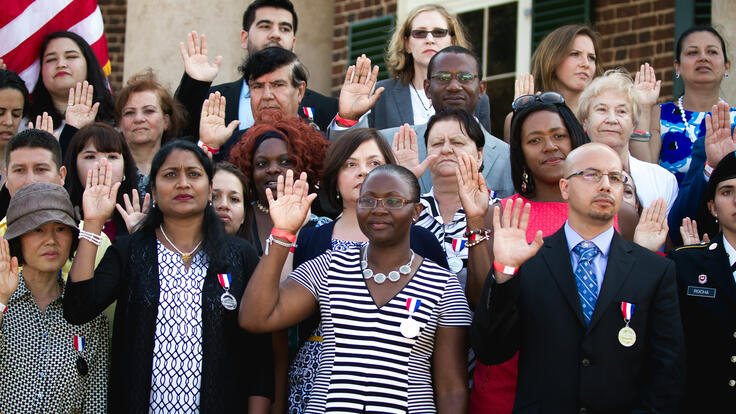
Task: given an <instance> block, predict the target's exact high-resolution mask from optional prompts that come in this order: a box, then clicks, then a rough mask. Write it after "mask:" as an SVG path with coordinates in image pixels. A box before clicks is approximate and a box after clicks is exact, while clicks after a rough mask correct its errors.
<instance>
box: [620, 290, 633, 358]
mask: <svg viewBox="0 0 736 414" xmlns="http://www.w3.org/2000/svg"><path fill="white" fill-rule="evenodd" d="M635 306H636V305H634V304H633V303H631V302H625V301H624V302H621V314H622V315H623V317H624V323H625V324H626V326H624V327H623V328H621V330H620V331H618V341H619V342H620V343H621V345H623V346H625V347H627V348H628V347H631V346H633V345H634V344H635V343H636V332H634V330H633V329H631V328H630V327H629V322H631V317H632V316H633V315H634V307H635Z"/></svg>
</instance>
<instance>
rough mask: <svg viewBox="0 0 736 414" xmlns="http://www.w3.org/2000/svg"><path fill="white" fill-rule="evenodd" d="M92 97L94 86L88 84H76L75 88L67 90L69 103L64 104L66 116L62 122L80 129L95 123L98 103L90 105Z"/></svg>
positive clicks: (85, 82)
mask: <svg viewBox="0 0 736 414" xmlns="http://www.w3.org/2000/svg"><path fill="white" fill-rule="evenodd" d="M93 97H94V86H92V85H90V84H89V82H87V81H84V83H79V82H77V87H76V88H69V101H68V102H67V104H66V114H65V115H64V120H66V123H67V124H69V125H71V126H73V127H74V128H77V129H79V128H82V127H83V126H86V125H89V124H91V123H93V122H95V117H96V116H97V110H98V109H99V108H100V103H99V102H95V103H94V104H93V103H92V98H93Z"/></svg>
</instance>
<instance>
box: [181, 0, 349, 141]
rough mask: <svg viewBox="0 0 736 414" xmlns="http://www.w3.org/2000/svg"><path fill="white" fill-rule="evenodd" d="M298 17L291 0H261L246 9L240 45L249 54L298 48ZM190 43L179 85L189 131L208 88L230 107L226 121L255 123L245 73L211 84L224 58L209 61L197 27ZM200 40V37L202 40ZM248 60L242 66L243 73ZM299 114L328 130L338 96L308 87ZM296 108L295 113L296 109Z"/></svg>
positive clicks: (242, 125) (184, 51) (195, 126)
mask: <svg viewBox="0 0 736 414" xmlns="http://www.w3.org/2000/svg"><path fill="white" fill-rule="evenodd" d="M297 25H298V18H297V15H296V12H295V11H294V5H293V4H292V3H291V1H289V0H256V1H254V2H252V3H251V4H250V5H249V6H248V8H247V9H246V10H245V13H244V14H243V29H242V31H241V32H240V46H241V47H242V48H243V49H246V50H247V51H248V57H250V56H252V55H253V54H254V53H256V52H258V51H260V50H263V49H265V48H267V47H274V46H276V47H282V48H284V49H286V50H289V51H293V50H294V45H295V44H296V30H297ZM187 40H188V47H185V46H184V45H183V44H182V45H181V54H182V58H183V59H184V67H185V73H184V76H183V77H182V80H181V83H180V84H179V87H178V88H177V90H176V94H175V96H176V98H177V99H178V100H179V101H180V102H181V103H182V104H183V105H184V106H185V107H186V108H187V111H188V112H189V117H190V119H189V125H188V127H187V131H186V135H193V136H196V135H198V133H199V114H200V110H201V108H202V102H204V100H205V99H206V98H207V96H208V95H209V93H214V92H220V94H221V95H222V96H224V97H225V98H226V99H227V102H228V103H229V105H228V106H227V108H226V112H225V121H226V123H227V124H230V122H232V121H234V120H239V121H240V125H239V128H240V129H241V130H244V129H248V128H249V127H250V126H251V125H253V122H254V115H253V112H252V111H251V107H250V100H251V95H250V88H249V86H248V83H247V82H246V79H245V78H241V79H238V80H236V81H234V82H230V83H224V84H221V85H216V86H214V87H210V85H211V84H212V81H213V80H214V79H215V77H216V76H217V72H218V67H219V65H220V61H221V60H222V58H221V57H219V56H218V57H217V58H215V59H214V61H213V62H209V60H208V57H207V47H206V40H205V39H204V35H203V36H202V39H199V38H198V36H197V33H196V32H192V33H190V34H189V36H188V39H187ZM200 40H201V41H200ZM246 63H247V58H246V60H245V61H244V62H243V63H242V64H241V65H240V67H239V69H240V71H241V73H242V72H243V68H244V67H245V65H246ZM297 113H298V115H299V116H302V117H304V118H306V119H309V120H310V121H311V122H314V123H315V124H316V125H317V126H319V127H320V129H322V130H326V129H327V126H328V125H329V123H330V121H332V118H333V117H334V116H335V114H337V99H335V98H330V97H327V96H324V95H321V94H319V93H317V92H315V91H313V90H311V89H308V88H307V89H306V90H305V91H304V94H303V97H302V100H301V103H300V105H299V108H298V111H297ZM297 113H295V115H296V114H297Z"/></svg>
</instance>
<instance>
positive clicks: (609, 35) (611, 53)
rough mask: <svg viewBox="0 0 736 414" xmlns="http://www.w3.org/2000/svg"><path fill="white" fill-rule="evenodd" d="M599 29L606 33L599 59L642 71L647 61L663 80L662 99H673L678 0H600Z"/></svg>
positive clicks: (597, 8)
mask: <svg viewBox="0 0 736 414" xmlns="http://www.w3.org/2000/svg"><path fill="white" fill-rule="evenodd" d="M594 25H595V29H596V30H598V32H599V33H600V34H601V36H602V40H603V42H602V45H601V49H602V50H601V56H600V59H599V62H600V63H601V64H602V65H603V67H604V68H605V69H611V68H615V67H624V68H626V69H627V70H629V71H630V72H632V75H633V72H634V71H637V70H639V66H640V65H641V64H642V63H644V62H649V64H651V65H652V66H653V67H654V70H655V71H656V74H657V79H661V80H662V90H661V92H660V100H661V101H667V100H671V99H672V80H673V78H674V68H673V66H672V61H673V58H674V43H675V39H674V30H675V1H674V0H597V1H596V2H595V14H594Z"/></svg>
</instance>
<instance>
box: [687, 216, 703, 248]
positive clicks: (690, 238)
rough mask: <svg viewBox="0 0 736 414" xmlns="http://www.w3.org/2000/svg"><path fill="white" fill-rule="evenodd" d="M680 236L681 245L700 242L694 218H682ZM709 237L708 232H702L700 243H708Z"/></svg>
mask: <svg viewBox="0 0 736 414" xmlns="http://www.w3.org/2000/svg"><path fill="white" fill-rule="evenodd" d="M680 236H682V245H683V246H687V245H691V244H700V243H701V240H700V235H699V234H698V223H697V222H696V221H695V220H690V217H685V218H684V219H682V226H680ZM709 242H710V237H708V233H705V234H703V240H702V243H709Z"/></svg>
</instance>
